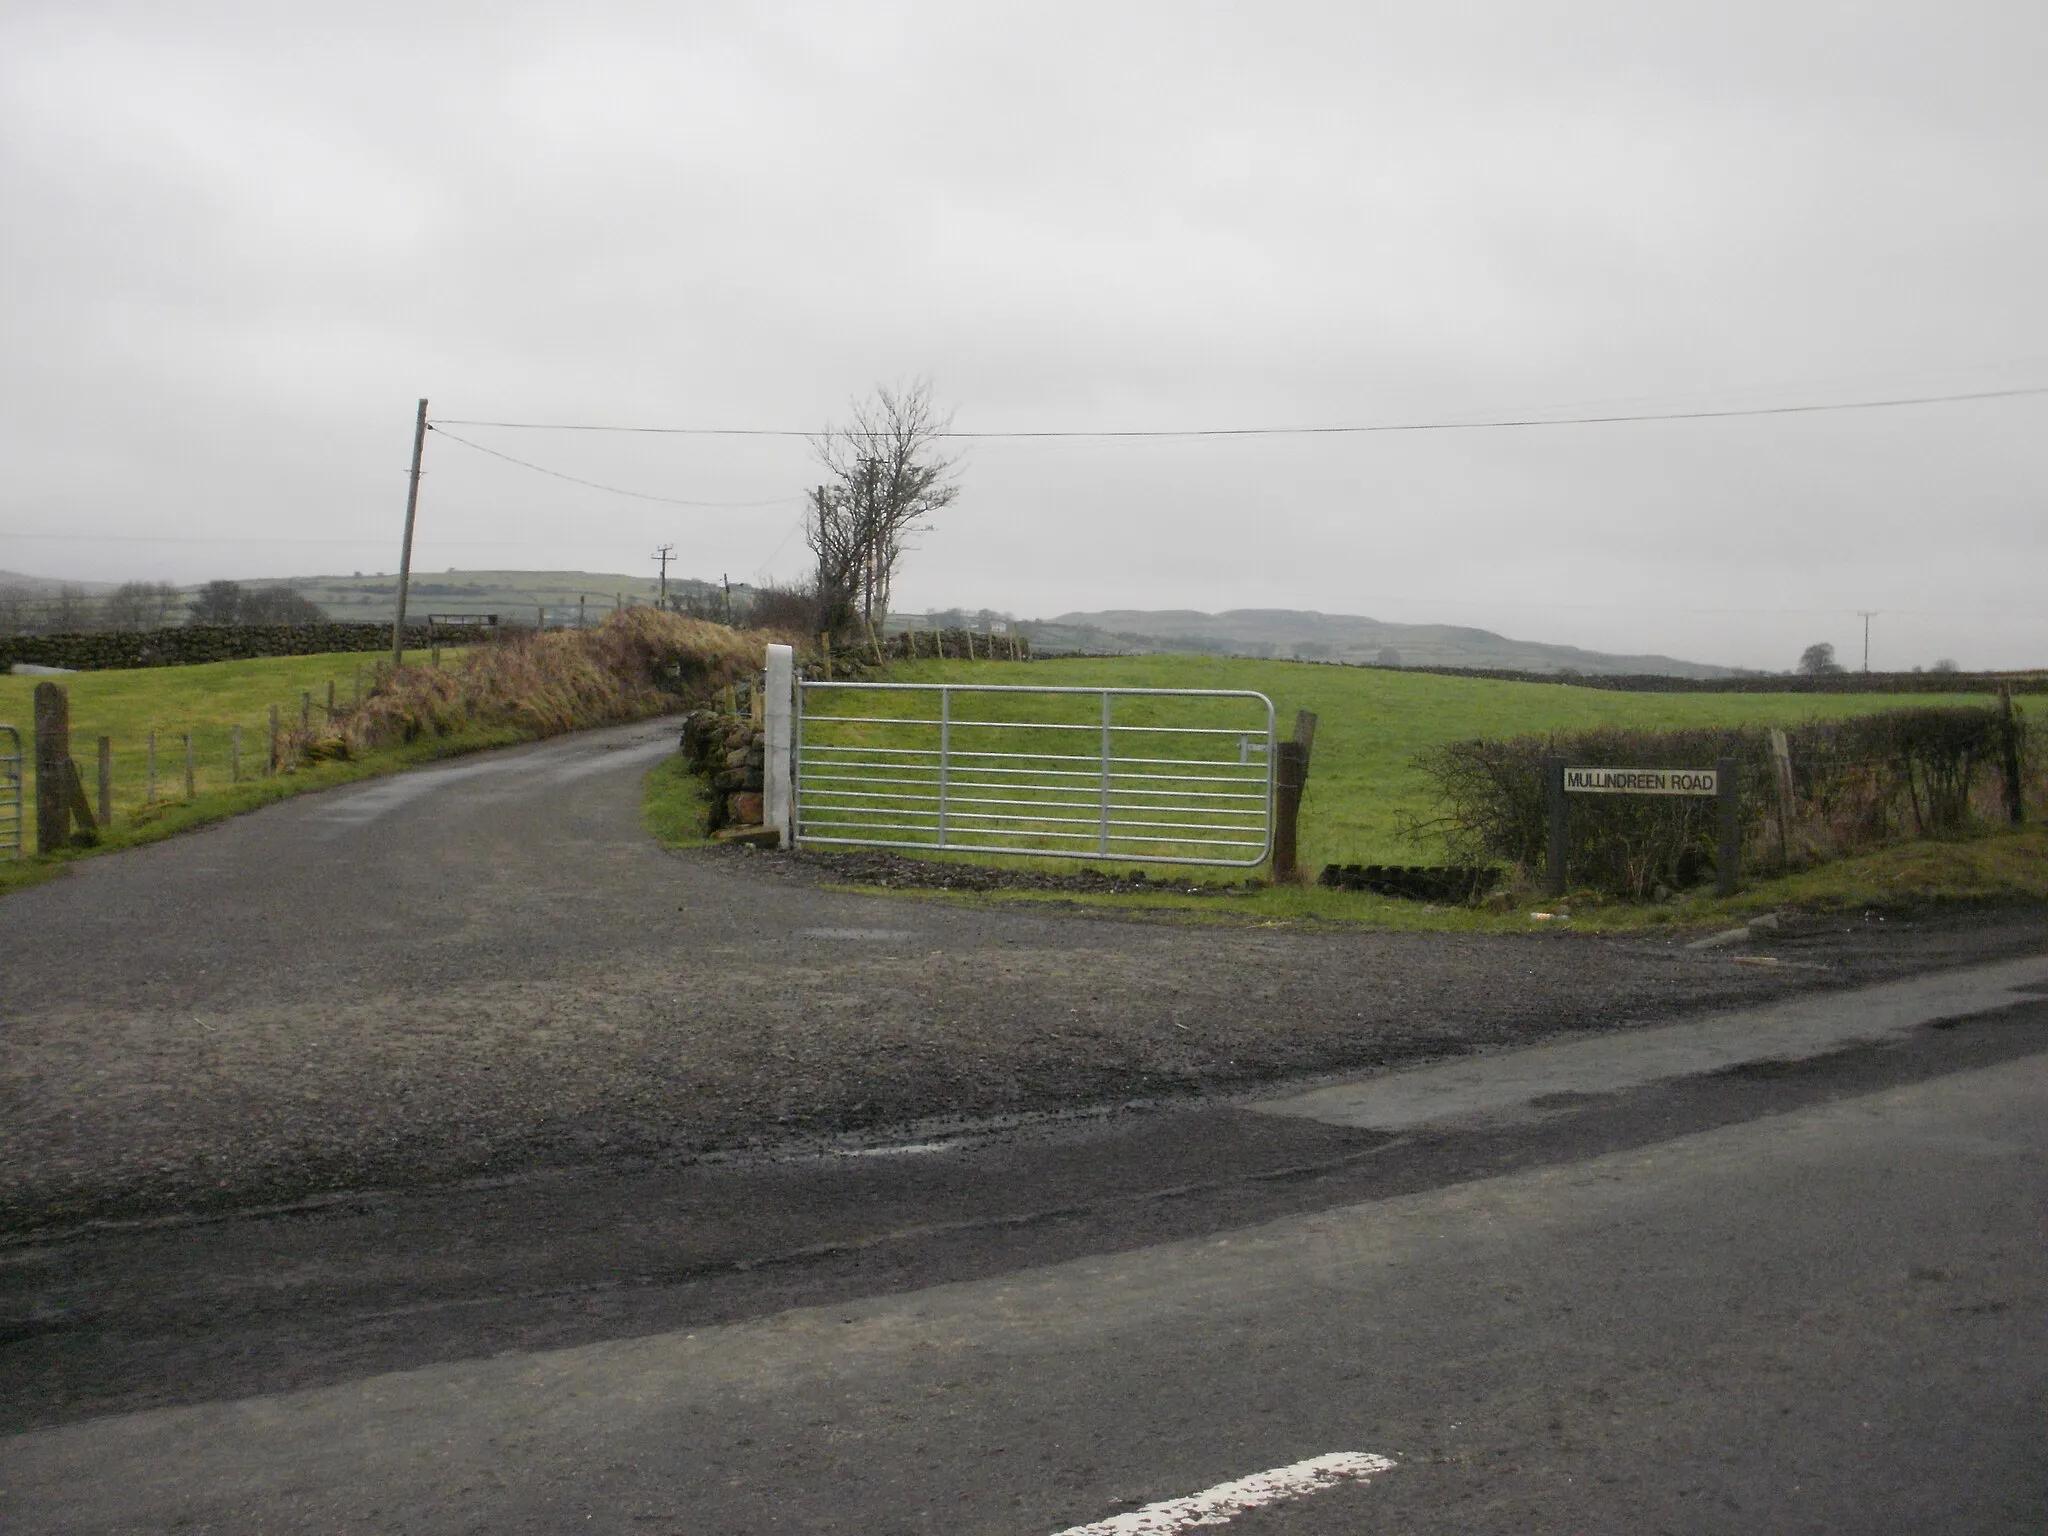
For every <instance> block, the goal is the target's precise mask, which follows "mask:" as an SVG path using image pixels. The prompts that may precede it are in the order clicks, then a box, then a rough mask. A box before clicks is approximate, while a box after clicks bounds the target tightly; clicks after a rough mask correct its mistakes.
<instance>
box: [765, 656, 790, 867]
mask: <svg viewBox="0 0 2048 1536" xmlns="http://www.w3.org/2000/svg"><path fill="white" fill-rule="evenodd" d="M795 689H796V652H794V651H793V650H791V649H790V648H789V647H788V646H786V645H771V646H769V647H768V677H767V682H766V684H765V686H764V687H763V689H762V702H763V704H764V705H765V706H766V720H765V725H766V732H767V740H766V743H765V745H766V747H767V757H768V761H767V766H766V768H765V770H764V772H763V781H764V782H763V789H762V804H761V821H762V824H763V825H765V826H770V827H773V828H775V830H776V831H777V832H779V833H781V834H782V846H783V847H785V848H787V847H789V846H790V845H791V836H792V833H793V831H794V828H793V826H792V824H791V813H792V810H793V806H792V804H791V796H790V766H791V754H792V752H793V750H794V747H795V740H794V737H795V730H794V726H793V722H794V720H795Z"/></svg>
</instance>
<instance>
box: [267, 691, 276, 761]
mask: <svg viewBox="0 0 2048 1536" xmlns="http://www.w3.org/2000/svg"><path fill="white" fill-rule="evenodd" d="M277 737H278V724H277V706H276V705H275V704H273V705H271V706H270V767H269V768H268V769H266V770H265V772H267V773H275V772H277Z"/></svg>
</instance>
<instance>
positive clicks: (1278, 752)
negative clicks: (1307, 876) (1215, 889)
mask: <svg viewBox="0 0 2048 1536" xmlns="http://www.w3.org/2000/svg"><path fill="white" fill-rule="evenodd" d="M1307 777H1308V754H1307V753H1305V752H1303V751H1302V748H1301V743H1300V742H1298V741H1282V742H1278V743H1276V744H1275V745H1274V748H1273V883H1274V884H1275V885H1290V884H1292V883H1293V882H1294V879H1295V877H1296V875H1297V874H1298V871H1297V870H1296V868H1295V857H1296V849H1297V837H1298V832H1299V828H1300V823H1301V787H1302V783H1303V781H1304V780H1306V779H1307Z"/></svg>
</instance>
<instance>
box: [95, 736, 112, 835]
mask: <svg viewBox="0 0 2048 1536" xmlns="http://www.w3.org/2000/svg"><path fill="white" fill-rule="evenodd" d="M99 756H100V761H99V770H100V781H99V802H100V826H101V827H103V828H104V827H111V826H112V825H113V824H114V738H113V737H111V736H102V737H101V738H100V754H99Z"/></svg>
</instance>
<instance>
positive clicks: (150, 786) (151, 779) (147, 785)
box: [142, 731, 156, 805]
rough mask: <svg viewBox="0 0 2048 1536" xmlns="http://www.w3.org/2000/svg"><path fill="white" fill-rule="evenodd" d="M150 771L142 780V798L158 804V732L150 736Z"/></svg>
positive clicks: (152, 732) (151, 733)
mask: <svg viewBox="0 0 2048 1536" xmlns="http://www.w3.org/2000/svg"><path fill="white" fill-rule="evenodd" d="M148 752H149V771H148V774H147V775H146V776H145V777H144V779H143V781H142V798H143V799H145V800H147V801H148V802H149V803H150V804H151V805H155V804H156V732H155V731H151V732H150V733H149V737H148Z"/></svg>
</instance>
